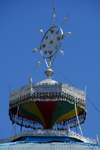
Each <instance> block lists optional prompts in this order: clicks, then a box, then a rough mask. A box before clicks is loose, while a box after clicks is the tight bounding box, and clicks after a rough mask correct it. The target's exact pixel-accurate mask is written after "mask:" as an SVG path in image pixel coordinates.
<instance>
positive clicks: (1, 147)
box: [0, 141, 100, 150]
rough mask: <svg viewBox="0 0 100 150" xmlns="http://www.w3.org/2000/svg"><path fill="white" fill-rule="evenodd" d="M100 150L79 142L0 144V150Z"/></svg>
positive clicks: (95, 145)
mask: <svg viewBox="0 0 100 150" xmlns="http://www.w3.org/2000/svg"><path fill="white" fill-rule="evenodd" d="M9 149H10V150H12V149H14V150H23V149H24V150H26V149H28V150H33V149H34V150H78V149H81V150H100V145H98V144H88V143H81V142H76V143H73V142H68V143H64V142H51V143H34V142H24V141H23V142H12V143H5V144H0V150H9Z"/></svg>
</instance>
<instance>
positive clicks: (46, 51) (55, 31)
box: [32, 3, 71, 78]
mask: <svg viewBox="0 0 100 150" xmlns="http://www.w3.org/2000/svg"><path fill="white" fill-rule="evenodd" d="M55 16H56V14H55V4H54V3H53V13H52V26H51V27H50V28H49V29H48V30H47V31H46V33H44V32H43V30H42V29H40V30H39V32H40V33H41V34H42V35H43V38H42V40H41V43H40V46H39V47H38V50H39V51H40V53H41V55H42V57H43V58H44V61H45V63H46V66H47V68H48V69H47V70H46V71H45V74H46V75H47V77H48V78H50V77H51V76H52V75H53V74H54V72H53V70H52V69H51V67H52V65H53V63H54V60H55V58H56V55H57V53H58V51H60V54H61V55H64V52H63V51H61V50H60V46H61V44H62V41H63V39H64V37H65V34H63V30H62V28H61V27H59V26H55V25H54V18H55ZM66 18H67V17H66ZM65 20H67V19H65ZM64 22H65V21H64ZM70 34H71V32H67V33H66V36H69V35H70ZM36 51H37V49H36V48H35V49H33V50H32V52H33V53H34V52H36ZM39 65H40V62H38V63H37V64H36V66H37V67H38V66H39Z"/></svg>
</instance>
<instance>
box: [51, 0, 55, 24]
mask: <svg viewBox="0 0 100 150" xmlns="http://www.w3.org/2000/svg"><path fill="white" fill-rule="evenodd" d="M55 17H56V14H55V3H53V14H52V24H54V18H55Z"/></svg>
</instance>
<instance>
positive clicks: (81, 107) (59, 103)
mask: <svg viewBox="0 0 100 150" xmlns="http://www.w3.org/2000/svg"><path fill="white" fill-rule="evenodd" d="M75 103H76V108H77V113H78V116H79V122H80V124H81V123H84V121H85V118H86V93H85V92H84V91H81V90H79V89H76V88H74V87H71V86H68V85H67V84H63V83H58V82H56V81H54V80H51V79H46V80H44V81H41V82H40V83H37V84H32V83H30V84H29V85H27V86H25V87H22V88H20V89H18V90H16V91H13V92H11V93H10V99H9V115H10V119H11V120H12V122H13V123H14V122H15V120H16V123H17V124H18V125H20V126H25V127H30V128H33V129H34V128H35V129H37V128H38V129H41V128H44V129H50V128H53V127H54V126H55V125H56V124H57V129H58V130H59V129H67V126H68V124H69V125H70V128H72V127H75V126H78V125H79V124H78V122H77V117H76V112H75ZM18 106H19V108H18ZM17 111H18V115H17V118H16V114H17ZM38 124H40V126H39V125H38ZM35 126H36V127H35Z"/></svg>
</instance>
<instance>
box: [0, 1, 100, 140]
mask: <svg viewBox="0 0 100 150" xmlns="http://www.w3.org/2000/svg"><path fill="white" fill-rule="evenodd" d="M53 2H54V3H55V6H56V19H55V25H57V26H59V25H61V24H62V20H63V18H64V17H65V16H67V14H68V13H69V16H68V20H67V22H66V23H65V24H63V26H62V29H63V31H64V33H66V32H68V31H73V32H72V34H71V35H70V36H69V37H65V38H64V40H63V43H62V45H61V48H60V50H63V51H64V52H65V56H61V55H60V53H58V54H57V57H56V59H55V62H54V65H55V66H56V67H57V68H58V69H59V70H60V71H61V72H62V73H63V74H64V75H65V76H66V77H67V78H68V79H69V80H70V81H71V82H72V83H73V84H74V85H75V86H76V87H77V88H79V89H81V90H85V86H86V87H87V90H86V93H87V97H88V98H89V99H90V100H91V102H92V103H93V104H94V105H95V106H96V107H97V108H98V109H99V111H100V1H99V0H62V1H60V0H44V1H41V0H37V1H35V0H30V1H28V0H9V1H8V0H0V70H1V71H0V139H2V138H6V137H7V138H8V137H10V136H11V133H12V129H13V126H12V123H11V121H10V119H9V116H8V110H9V86H11V90H12V91H13V90H16V89H18V88H20V87H21V86H24V85H27V84H28V83H29V75H31V76H32V78H33V82H34V83H37V82H40V81H42V80H44V79H46V75H45V74H44V71H45V70H46V65H45V63H44V61H43V60H42V61H41V65H40V67H39V68H37V69H36V70H35V71H34V69H35V66H36V63H37V62H38V61H40V59H41V55H40V53H39V51H37V52H36V53H34V54H29V53H30V52H31V51H32V49H33V48H38V47H39V45H40V42H41V39H42V35H41V34H40V33H39V30H38V29H40V28H42V29H43V31H44V32H46V31H47V29H48V28H50V26H51V16H52V12H53ZM52 69H53V71H54V75H53V77H52V79H54V80H56V81H58V82H63V83H67V84H69V85H70V83H68V81H66V79H65V78H63V76H61V74H59V72H58V71H57V70H56V69H55V68H54V67H52ZM81 128H82V131H83V135H84V136H85V137H89V138H93V139H96V134H98V136H99V139H100V113H98V112H97V111H96V110H95V109H94V107H93V106H92V105H91V104H90V102H89V101H87V118H86V121H85V124H84V125H81ZM16 131H17V132H19V127H18V126H16Z"/></svg>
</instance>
